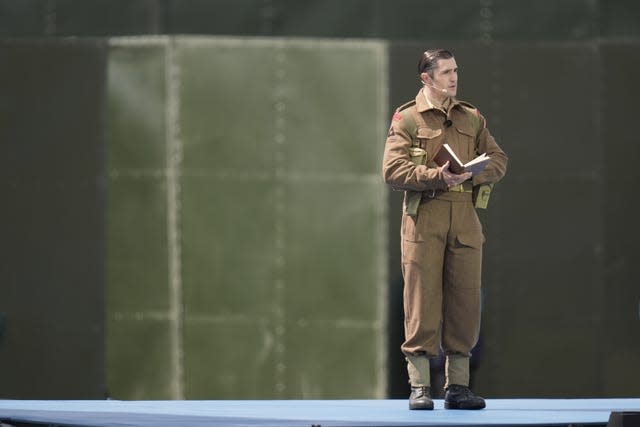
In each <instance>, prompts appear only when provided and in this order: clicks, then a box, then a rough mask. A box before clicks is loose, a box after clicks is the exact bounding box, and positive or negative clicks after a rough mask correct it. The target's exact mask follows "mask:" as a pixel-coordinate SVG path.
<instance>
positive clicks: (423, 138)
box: [416, 127, 445, 159]
mask: <svg viewBox="0 0 640 427" xmlns="http://www.w3.org/2000/svg"><path fill="white" fill-rule="evenodd" d="M416 137H417V138H418V144H419V145H420V148H422V149H423V150H425V151H426V152H427V153H426V157H427V159H431V158H432V157H433V156H435V154H436V151H437V150H438V149H439V148H440V146H441V145H442V144H444V142H445V141H444V134H443V132H442V129H433V128H429V127H419V128H418V130H417V131H416Z"/></svg>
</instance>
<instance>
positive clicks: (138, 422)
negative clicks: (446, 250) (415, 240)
mask: <svg viewBox="0 0 640 427" xmlns="http://www.w3.org/2000/svg"><path fill="white" fill-rule="evenodd" d="M435 405H436V407H435V410H433V411H409V410H408V409H407V401H406V400H212V401H118V400H104V401H96V400H88V401H70V400H63V401H54V400H46V401H45V400H0V421H2V423H3V424H9V425H19V426H23V425H34V424H36V425H37V424H45V425H48V426H85V427H94V426H95V427H107V426H109V427H125V426H144V427H151V426H153V427H163V426H167V427H168V426H171V427H174V426H181V427H182V426H197V427H204V426H207V427H241V426H242V427H245V426H254V427H272V426H273V427H294V426H295V427H305V426H306V427H312V426H322V427H330V426H332V427H338V426H344V427H350V426H356V427H357V426H380V427H382V426H393V427H399V426H568V425H603V426H604V425H607V423H608V420H609V416H610V414H611V413H612V412H626V413H629V412H640V398H633V399H489V400H487V408H486V409H483V410H479V411H456V410H445V409H444V406H443V401H442V400H436V401H435Z"/></svg>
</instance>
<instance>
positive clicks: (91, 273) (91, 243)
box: [0, 40, 105, 399]
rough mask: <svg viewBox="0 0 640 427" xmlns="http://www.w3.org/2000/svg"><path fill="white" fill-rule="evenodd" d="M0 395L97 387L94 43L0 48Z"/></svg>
mask: <svg viewBox="0 0 640 427" xmlns="http://www.w3.org/2000/svg"><path fill="white" fill-rule="evenodd" d="M0 63H2V64H3V66H2V67H0V92H1V93H2V97H1V100H0V140H1V141H2V147H3V155H2V156H0V177H1V179H0V182H2V184H1V185H2V194H3V202H2V209H1V210H0V224H2V229H1V230H0V235H1V236H2V242H3V243H2V247H1V249H0V256H1V258H2V260H3V261H2V268H0V295H1V297H0V313H2V314H3V316H4V317H5V330H4V334H3V335H4V337H3V340H2V351H0V366H1V367H2V368H1V371H2V374H1V377H2V380H1V382H2V387H1V390H0V397H2V398H13V399H85V398H94V399H95V398H102V397H103V394H104V336H103V333H104V320H103V315H104V312H103V305H104V272H105V267H104V244H105V237H104V233H103V230H104V212H103V209H104V151H103V146H104V139H103V138H104V126H103V123H102V118H103V116H104V114H105V111H104V81H105V76H104V69H105V46H104V45H103V44H102V43H96V42H83V41H49V42H44V41H40V42H37V43H33V42H28V41H20V42H18V41H6V40H5V41H4V42H2V43H1V44H0Z"/></svg>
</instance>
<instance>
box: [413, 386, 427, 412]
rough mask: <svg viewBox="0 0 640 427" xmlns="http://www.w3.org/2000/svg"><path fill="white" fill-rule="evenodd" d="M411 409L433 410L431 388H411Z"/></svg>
mask: <svg viewBox="0 0 640 427" xmlns="http://www.w3.org/2000/svg"><path fill="white" fill-rule="evenodd" d="M409 409H433V400H431V387H413V386H411V395H410V396H409Z"/></svg>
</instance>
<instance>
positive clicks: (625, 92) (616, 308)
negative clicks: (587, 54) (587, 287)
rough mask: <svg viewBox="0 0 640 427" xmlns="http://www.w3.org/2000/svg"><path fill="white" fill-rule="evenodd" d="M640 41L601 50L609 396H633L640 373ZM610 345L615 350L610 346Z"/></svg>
mask: <svg viewBox="0 0 640 427" xmlns="http://www.w3.org/2000/svg"><path fill="white" fill-rule="evenodd" d="M639 71H640V49H639V45H638V43H637V42H626V43H610V44H607V45H605V46H603V49H602V74H603V76H606V77H605V78H604V79H603V82H602V86H603V91H602V93H603V98H604V102H603V105H604V107H605V108H604V111H603V130H602V134H603V135H604V138H605V139H606V145H605V167H606V175H605V182H604V188H605V189H606V191H605V192H604V194H603V198H604V201H605V203H604V222H605V225H604V226H605V238H606V240H605V244H606V246H605V262H606V269H605V273H606V275H605V278H606V284H607V285H606V292H603V298H602V302H603V329H604V331H603V353H602V359H603V373H602V381H603V389H604V392H605V393H607V394H608V395H625V396H634V395H635V394H637V390H634V381H629V378H637V377H638V375H639V374H640V370H639V368H638V364H637V363H635V362H634V361H637V360H639V359H640V340H638V339H635V338H634V337H638V336H640V307H639V302H640V294H639V291H638V289H639V288H638V282H637V280H636V279H635V276H636V272H637V264H638V261H637V252H638V251H637V246H638V244H637V238H638V236H639V235H640V225H639V224H638V220H637V212H638V206H639V204H640V202H639V201H638V198H637V196H636V194H637V190H636V185H637V183H638V182H639V181H640V172H639V171H638V168H637V167H636V165H635V163H636V162H637V159H639V158H640V145H639V144H638V139H637V136H636V134H635V132H633V131H630V127H631V128H633V125H634V124H635V123H636V121H637V118H636V114H637V109H636V108H635V107H632V106H635V104H636V102H637V99H638V97H639V96H640V85H639V84H638V82H637V79H636V78H634V76H635V75H637V73H638V72H639ZM607 349H613V351H608V350H607Z"/></svg>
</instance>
